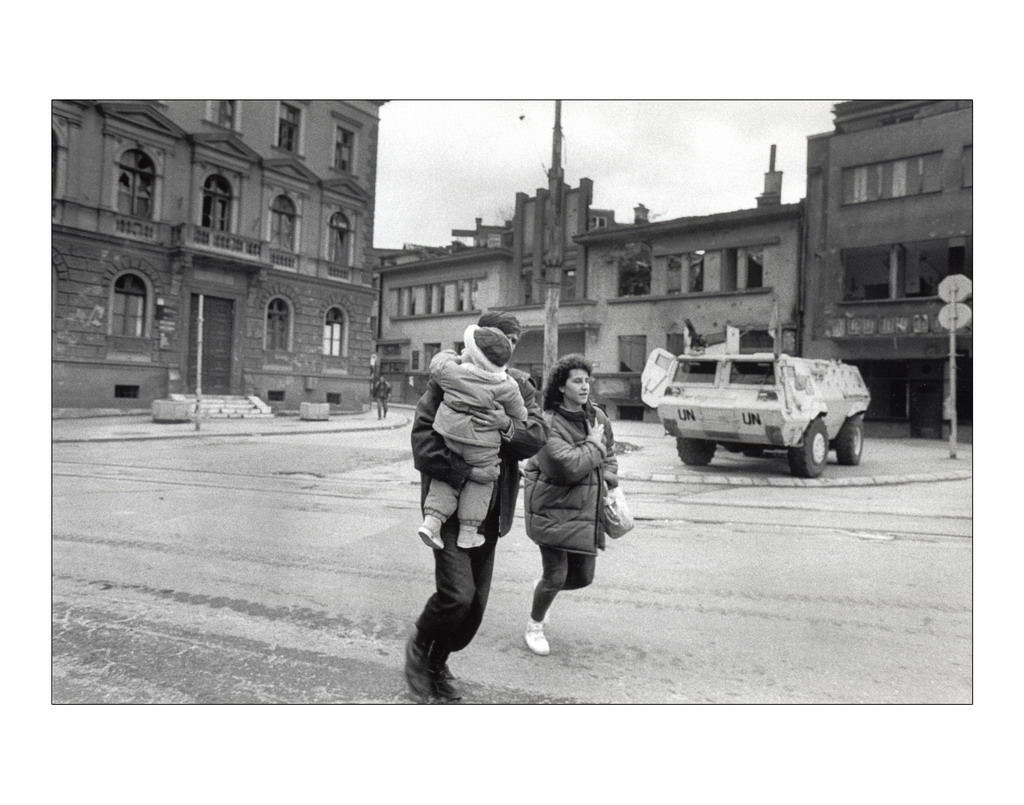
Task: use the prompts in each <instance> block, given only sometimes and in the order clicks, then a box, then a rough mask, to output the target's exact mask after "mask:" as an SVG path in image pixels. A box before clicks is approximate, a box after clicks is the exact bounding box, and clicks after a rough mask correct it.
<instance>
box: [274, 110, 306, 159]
mask: <svg viewBox="0 0 1024 805" xmlns="http://www.w3.org/2000/svg"><path fill="white" fill-rule="evenodd" d="M279 114H280V116H279V118H278V121H277V147H278V148H283V149H284V150H285V151H291V152H292V153H293V154H297V153H299V126H300V125H301V122H302V110H301V109H299V108H298V107H297V106H292V105H291V104H287V103H282V104H281V111H280V113H279Z"/></svg>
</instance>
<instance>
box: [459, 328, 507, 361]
mask: <svg viewBox="0 0 1024 805" xmlns="http://www.w3.org/2000/svg"><path fill="white" fill-rule="evenodd" d="M463 340H464V341H465V342H466V351H467V352H468V353H469V354H470V357H471V358H472V359H473V362H474V363H476V364H477V365H479V366H480V367H481V368H483V369H486V370H487V371H489V372H500V371H501V370H502V369H504V368H505V364H506V363H508V361H509V358H511V357H512V343H511V342H510V341H509V340H508V338H507V337H506V336H505V334H504V333H503V332H502V331H501V330H499V329H498V328H497V327H477V326H476V325H475V324H471V325H469V327H467V328H466V333H465V335H464V336H463Z"/></svg>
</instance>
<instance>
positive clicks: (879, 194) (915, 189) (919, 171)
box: [843, 152, 942, 204]
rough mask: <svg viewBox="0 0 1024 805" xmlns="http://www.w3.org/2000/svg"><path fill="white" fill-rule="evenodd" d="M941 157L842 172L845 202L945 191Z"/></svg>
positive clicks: (874, 165)
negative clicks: (943, 189) (943, 188)
mask: <svg viewBox="0 0 1024 805" xmlns="http://www.w3.org/2000/svg"><path fill="white" fill-rule="evenodd" d="M941 170H942V154H941V153H938V152H937V153H932V154H921V155H920V156H913V157H906V158H904V159H894V160H890V161H888V162H876V163H874V164H872V165H858V166H856V167H852V168H844V169H843V203H844V204H860V203H863V202H866V201H879V200H881V199H891V198H903V197H905V196H916V195H919V194H921V193H935V192H937V191H939V190H941V189H942V183H941V175H940V174H941Z"/></svg>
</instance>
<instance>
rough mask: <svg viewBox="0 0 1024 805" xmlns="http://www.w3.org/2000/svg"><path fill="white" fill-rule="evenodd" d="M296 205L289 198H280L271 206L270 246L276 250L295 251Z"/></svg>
mask: <svg viewBox="0 0 1024 805" xmlns="http://www.w3.org/2000/svg"><path fill="white" fill-rule="evenodd" d="M295 220H296V214H295V203H294V202H293V201H292V200H291V199H290V198H288V196H278V197H277V198H275V199H274V202H273V204H271V205H270V245H271V246H273V247H274V248H275V249H283V250H285V251H289V252H291V251H295Z"/></svg>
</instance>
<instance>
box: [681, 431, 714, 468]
mask: <svg viewBox="0 0 1024 805" xmlns="http://www.w3.org/2000/svg"><path fill="white" fill-rule="evenodd" d="M676 450H678V451H679V458H681V459H682V460H683V463H684V464H688V465H690V466H693V467H703V466H705V465H706V464H709V463H710V462H711V457H712V456H714V455H715V443H714V442H709V441H707V440H705V439H683V438H682V437H680V438H678V439H676Z"/></svg>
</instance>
